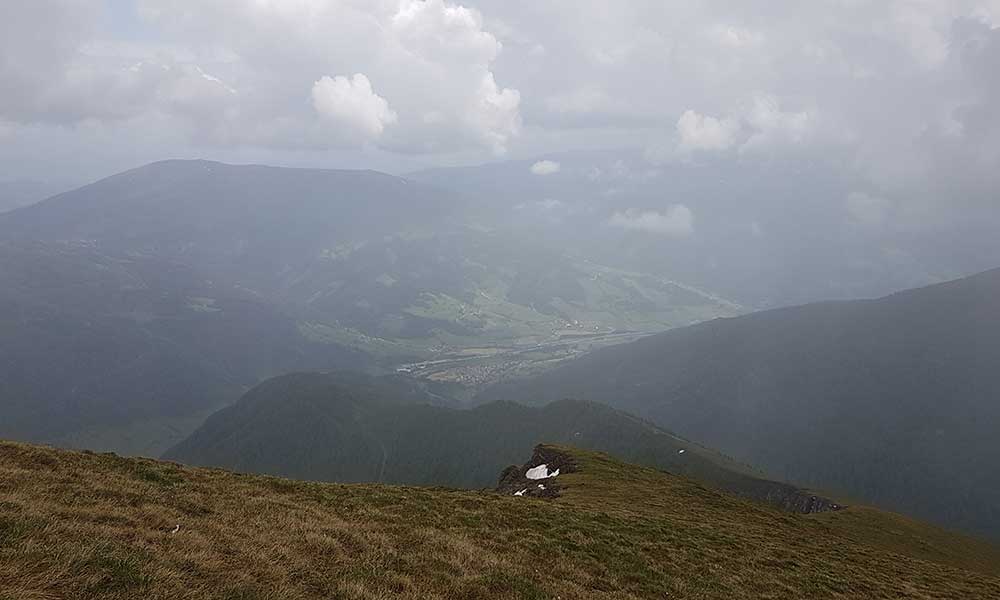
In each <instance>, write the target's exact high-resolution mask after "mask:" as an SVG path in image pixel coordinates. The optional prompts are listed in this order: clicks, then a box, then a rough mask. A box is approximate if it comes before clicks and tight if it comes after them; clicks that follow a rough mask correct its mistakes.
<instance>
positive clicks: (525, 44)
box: [0, 0, 1000, 208]
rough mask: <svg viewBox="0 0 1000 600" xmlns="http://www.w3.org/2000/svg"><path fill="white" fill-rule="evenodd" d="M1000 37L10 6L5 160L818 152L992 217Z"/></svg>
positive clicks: (761, 11)
mask: <svg viewBox="0 0 1000 600" xmlns="http://www.w3.org/2000/svg"><path fill="white" fill-rule="evenodd" d="M998 25H1000V1H998V0H955V1H953V2H930V1H927V0H887V1H885V2H874V1H867V0H865V1H859V2H839V1H835V0H820V1H819V2H815V3H801V2H795V1H793V0H777V1H772V0H767V1H765V0H751V1H741V2H735V1H729V0H712V1H710V2H701V3H691V2H682V1H680V0H635V1H631V2H622V3H611V4H609V3H607V2H598V1H597V0H580V1H577V2H573V3H569V2H564V1H562V0H558V1H554V2H544V3H521V2H508V1H501V0H284V1H277V0H198V1H195V0H174V1H172V2H160V1H158V0H131V1H129V0H122V1H116V2H100V1H97V0H34V1H32V2H6V3H3V4H2V5H0V56H3V57H4V60H0V135H2V136H4V139H5V140H7V143H5V146H6V148H5V149H3V150H0V160H2V161H3V162H4V164H6V165H8V167H7V168H8V169H18V170H31V169H32V168H35V169H37V170H43V169H44V168H46V167H43V166H41V165H43V164H44V161H49V162H50V163H51V161H59V160H65V161H66V162H67V164H69V163H71V162H72V161H71V160H70V159H69V158H65V159H64V158H61V157H60V155H59V152H55V153H54V152H53V151H52V149H53V148H54V147H58V148H60V149H64V150H61V152H65V155H66V156H67V157H70V156H79V155H80V154H82V153H84V152H86V153H87V155H88V156H87V160H88V161H92V163H93V165H94V167H93V168H94V170H95V171H100V170H101V169H100V168H98V166H97V165H100V164H103V163H101V161H102V160H103V161H104V162H105V163H107V164H108V166H107V167H106V168H104V169H103V173H106V172H109V171H112V170H115V168H117V167H118V163H117V162H115V161H116V160H117V161H119V162H122V161H125V160H137V159H138V157H149V158H163V157H166V156H184V155H192V154H195V155H203V156H212V157H217V158H222V159H229V160H239V159H241V158H244V157H252V158H253V159H254V160H262V161H269V160H273V161H274V162H282V163H286V164H287V163H303V164H317V163H319V164H322V163H323V162H324V161H330V160H333V159H332V158H331V157H339V158H341V159H344V158H345V157H346V158H347V159H349V160H354V161H356V162H349V164H350V165H351V166H364V165H365V164H370V166H375V167H378V168H389V169H390V170H392V169H396V170H405V169H406V168H411V167H412V166H413V165H415V164H420V165H430V164H435V163H441V162H445V163H450V164H456V163H466V164H470V163H475V162H481V161H484V160H490V159H494V158H496V157H498V156H512V157H521V158H526V157H531V156H539V155H546V154H550V153H552V152H556V151H560V150H568V149H574V148H618V147H624V146H636V145H638V146H643V147H646V148H647V149H648V152H647V155H648V156H649V157H650V159H651V160H652V161H653V162H654V163H663V162H677V161H680V162H694V163H697V164H702V163H705V161H716V160H725V161H737V162H739V161H742V162H744V163H746V162H748V161H772V160H785V159H787V158H788V157H796V158H801V159H803V160H806V159H808V160H809V161H812V162H817V161H818V162H821V163H823V164H826V165H829V168H830V169H831V170H833V171H836V173H837V174H838V177H841V178H843V179H844V180H847V181H849V182H850V186H851V187H852V188H853V189H854V190H856V191H857V192H858V193H860V194H867V195H868V196H869V197H872V198H885V199H886V201H887V202H891V203H895V204H898V203H899V201H900V200H905V201H906V203H907V205H908V206H918V205H921V204H922V205H925V206H924V208H926V206H930V205H936V206H939V207H940V206H942V205H943V204H944V203H947V202H952V203H960V204H963V205H971V204H976V203H979V205H980V206H985V205H988V204H990V203H991V202H995V200H994V198H995V194H994V191H995V190H996V189H998V187H1000V75H998V74H1000V29H998ZM37 32H42V34H41V35H39V34H38V33H37ZM11 142H12V143H11ZM12 148H13V149H12ZM331 152H333V153H334V154H330V153H331ZM350 152H354V153H355V154H350ZM359 152H360V153H361V154H359ZM366 160H367V161H369V163H365V161H366ZM358 163H362V164H358ZM340 164H342V163H338V166H340ZM103 173H101V174H103ZM564 174H565V173H564ZM0 176H3V175H2V174H0ZM7 176H10V174H7ZM895 204H894V205H895Z"/></svg>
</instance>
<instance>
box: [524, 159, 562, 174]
mask: <svg viewBox="0 0 1000 600" xmlns="http://www.w3.org/2000/svg"><path fill="white" fill-rule="evenodd" d="M559 169H560V166H559V163H557V162H555V161H551V160H540V161H538V162H536V163H535V164H533V165H531V168H530V169H529V170H530V171H531V173H532V174H533V175H552V174H553V173H558V172H559Z"/></svg>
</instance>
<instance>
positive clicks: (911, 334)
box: [481, 270, 1000, 539]
mask: <svg viewBox="0 0 1000 600" xmlns="http://www.w3.org/2000/svg"><path fill="white" fill-rule="evenodd" d="M998 298H1000V270H994V271H989V272H986V273H982V274H979V275H976V276H973V277H968V278H965V279H960V280H956V281H952V282H948V283H944V284H939V285H935V286H930V287H925V288H920V289H915V290H909V291H906V292H901V293H898V294H893V295H891V296H887V297H885V298H881V299H878V300H864V301H852V302H829V303H820V304H811V305H806V306H800V307H792V308H783V309H776V310H772V311H766V312H761V313H755V314H751V315H746V316H742V317H736V318H732V319H717V320H714V321H711V322H707V323H702V324H699V325H695V326H692V327H686V328H683V329H678V330H674V331H670V332H666V333H663V334H659V335H656V336H650V337H647V338H644V339H642V340H639V341H636V342H633V343H630V344H624V345H621V346H616V347H613V348H608V349H604V350H600V351H598V352H595V353H593V354H591V355H588V356H585V357H583V358H580V359H579V360H577V361H574V362H572V363H569V364H567V365H565V366H563V367H560V368H558V369H556V370H553V371H551V372H549V373H545V374H543V375H541V376H539V377H537V378H535V379H530V380H526V381H521V382H513V383H510V384H509V385H505V386H502V387H499V388H496V389H493V390H490V391H489V392H487V393H485V394H483V395H482V396H481V399H482V400H483V401H492V400H496V399H503V398H507V399H518V400H521V401H525V402H537V403H540V404H542V403H545V402H548V401H551V400H556V399H560V398H579V399H587V400H592V401H596V402H603V403H607V404H610V405H612V406H614V407H616V408H619V409H621V410H625V411H628V412H630V413H633V414H636V415H639V416H641V417H643V418H646V419H649V420H651V421H653V422H655V423H660V424H662V425H665V426H669V427H670V428H671V429H673V430H674V431H676V432H677V433H679V434H680V435H683V436H685V437H689V438H692V439H696V440H698V441H699V442H701V443H703V444H705V445H708V446H710V447H712V448H717V449H719V450H721V451H722V452H725V453H726V454H729V455H732V456H735V457H736V458H737V459H739V460H742V461H747V462H749V463H751V464H754V465H756V466H759V467H761V468H763V469H765V470H766V471H767V472H768V473H771V474H773V475H774V476H776V477H779V478H782V479H786V480H789V481H795V482H796V483H800V484H805V485H810V486H815V487H819V488H821V489H830V490H837V491H839V492H842V493H845V494H847V495H848V496H851V497H853V498H858V499H860V500H862V501H864V502H865V503H870V504H875V505H877V506H882V507H886V508H890V509H892V510H898V511H902V512H906V513H908V514H913V515H915V516H918V517H920V518H923V519H928V520H934V521H935V522H939V523H942V524H945V525H947V526H949V527H960V528H964V529H967V530H969V531H975V532H980V533H984V534H988V535H991V536H995V537H996V538H997V539H1000V475H998V474H1000V437H998V436H997V431H998V430H1000V403H998V402H997V398H1000V369H997V365H998V364H1000V302H998V301H997V299H998Z"/></svg>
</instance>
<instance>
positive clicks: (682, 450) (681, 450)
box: [677, 448, 686, 454]
mask: <svg viewBox="0 0 1000 600" xmlns="http://www.w3.org/2000/svg"><path fill="white" fill-rule="evenodd" d="M684 452H686V450H684V448H681V449H680V450H678V451H677V454H684Z"/></svg>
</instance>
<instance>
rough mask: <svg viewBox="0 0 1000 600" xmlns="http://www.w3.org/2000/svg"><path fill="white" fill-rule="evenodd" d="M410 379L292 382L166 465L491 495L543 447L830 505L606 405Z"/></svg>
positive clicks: (229, 411) (758, 494) (335, 377)
mask: <svg viewBox="0 0 1000 600" xmlns="http://www.w3.org/2000/svg"><path fill="white" fill-rule="evenodd" d="M435 402H436V399H435V398H434V397H433V396H431V395H429V394H427V393H426V392H424V391H422V390H421V389H420V388H418V387H416V386H414V385H413V383H412V382H409V381H408V380H406V379H401V378H373V377H369V376H364V375H361V374H356V373H339V374H328V375H321V374H307V373H303V374H292V375H285V376H281V377H277V378H274V379H271V380H269V381H266V382H264V383H262V384H260V385H259V386H257V387H256V388H254V389H253V390H251V391H250V392H248V393H247V394H246V395H245V396H244V397H243V398H241V399H240V401H239V402H237V403H236V404H234V405H233V406H230V407H228V408H226V409H223V410H221V411H219V412H218V413H216V414H214V415H212V416H211V417H210V418H209V419H208V421H207V422H206V423H205V424H204V425H203V426H202V427H200V428H199V429H198V430H197V431H195V432H194V433H193V434H192V435H191V436H190V437H189V438H188V439H186V440H184V441H183V442H181V443H180V444H178V445H177V446H176V447H174V448H173V449H171V450H169V451H168V452H167V453H166V454H165V455H164V457H165V458H167V459H170V460H177V461H180V462H183V463H187V464H192V465H204V466H216V467H224V468H227V469H232V470H236V471H249V472H254V473H265V474H270V475H282V476H286V477H294V478H297V479H312V480H319V481H339V482H383V483H402V484H409V485H443V486H450V487H466V488H482V487H489V486H492V485H494V484H495V483H496V478H497V475H498V473H499V472H500V471H501V470H502V469H503V468H504V467H505V466H507V465H509V464H511V463H513V462H516V461H518V460H520V459H521V457H523V456H524V455H526V454H528V453H530V450H531V448H532V447H534V446H535V445H536V444H538V443H541V442H542V441H546V442H551V443H566V444H573V445H574V446H577V447H580V448H586V449H592V450H600V451H603V452H608V453H611V454H613V455H614V456H618V457H621V458H623V459H626V460H629V461H633V462H637V463H639V464H644V465H648V466H652V467H657V468H660V469H665V470H668V471H670V472H671V473H676V474H682V475H685V476H688V477H691V478H692V479H695V480H698V481H701V482H703V483H705V484H706V485H710V486H712V487H715V488H718V489H723V490H726V491H729V492H732V493H735V494H738V495H741V496H745V497H748V498H753V499H756V500H760V501H764V502H768V503H771V504H773V505H776V506H780V507H783V508H786V509H788V510H792V511H798V512H810V511H812V510H819V507H821V506H826V507H828V506H829V502H827V504H825V505H824V504H823V502H824V501H823V500H819V501H817V499H816V498H815V494H811V493H809V492H806V491H803V490H799V489H797V488H795V487H793V486H791V485H787V484H783V483H778V482H774V481H769V480H766V479H765V478H763V477H762V476H761V474H760V473H758V472H754V471H752V470H751V468H749V467H747V466H745V465H740V464H738V463H736V462H734V461H732V460H731V459H728V458H726V457H724V456H722V455H720V454H718V453H716V452H714V451H712V450H709V449H707V448H704V447H702V446H699V445H698V444H695V443H693V442H690V441H688V440H685V439H683V438H679V437H677V436H676V435H674V434H671V433H670V432H668V431H666V430H664V429H661V428H658V427H655V426H653V425H651V424H650V423H647V422H644V421H641V420H639V419H637V418H635V417H632V416H630V415H628V414H625V413H622V412H619V411H617V410H614V409H611V408H608V407H606V406H604V405H601V404H596V403H592V402H582V401H577V400H563V401H558V402H553V403H552V404H549V405H547V406H545V407H541V408H531V407H526V406H523V405H520V404H516V403H513V402H496V403H492V404H487V405H483V406H480V407H477V408H475V409H472V410H463V409H456V408H451V407H446V406H436V405H435Z"/></svg>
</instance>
